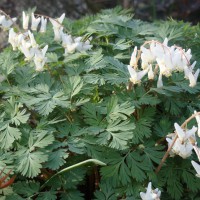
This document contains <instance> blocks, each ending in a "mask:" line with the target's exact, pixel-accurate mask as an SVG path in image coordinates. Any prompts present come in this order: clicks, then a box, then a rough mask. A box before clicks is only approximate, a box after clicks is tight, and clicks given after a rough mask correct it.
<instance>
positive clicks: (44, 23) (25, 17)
mask: <svg viewBox="0 0 200 200" xmlns="http://www.w3.org/2000/svg"><path fill="white" fill-rule="evenodd" d="M22 17H23V29H25V30H28V26H29V15H28V14H26V13H25V12H24V11H23V12H22ZM40 22H41V26H40V32H41V33H44V32H46V26H47V19H45V18H44V16H41V17H37V18H36V17H35V14H34V13H31V30H32V31H37V29H38V25H39V23H40Z"/></svg>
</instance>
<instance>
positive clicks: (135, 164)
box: [0, 7, 200, 200]
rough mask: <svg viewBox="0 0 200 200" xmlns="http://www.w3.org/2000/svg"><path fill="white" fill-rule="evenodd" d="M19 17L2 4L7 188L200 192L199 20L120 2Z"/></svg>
mask: <svg viewBox="0 0 200 200" xmlns="http://www.w3.org/2000/svg"><path fill="white" fill-rule="evenodd" d="M19 18H20V17H18V20H17V21H16V19H15V18H14V19H13V18H10V17H9V16H8V15H6V14H5V13H4V12H1V15H0V25H1V27H2V30H4V31H7V34H8V43H9V45H8V47H7V48H5V49H4V50H3V51H2V52H1V53H0V95H1V96H0V124H1V126H0V169H1V170H2V169H4V167H5V166H6V168H5V169H6V170H7V171H6V172H5V174H9V173H10V172H11V171H10V172H9V170H10V169H12V172H11V173H12V174H14V175H11V178H10V180H11V182H9V179H8V180H7V181H8V183H9V184H7V185H6V187H5V188H3V189H1V190H0V195H1V197H2V198H3V199H6V200H9V199H10V200H11V199H13V198H15V199H20V200H21V199H38V200H40V199H63V200H74V199H77V200H81V199H96V200H103V199H110V200H111V199H112V200H115V199H116V200H117V199H127V200H129V199H143V200H144V199H148V200H150V199H157V200H158V199H176V200H178V199H181V198H183V197H184V198H185V199H195V198H197V197H198V196H199V192H200V191H199V190H200V189H199V184H200V179H199V176H200V165H199V162H200V144H199V141H200V140H199V129H200V128H199V126H200V125H199V123H200V113H199V110H200V104H199V91H200V84H199V82H198V77H199V63H200V57H199V52H200V40H199V35H200V28H199V26H198V25H196V26H191V25H190V24H188V23H184V22H177V21H174V20H168V21H163V22H155V23H147V22H143V21H140V20H136V19H134V18H133V16H132V15H131V14H130V11H129V10H122V9H121V8H118V7H117V8H115V9H113V10H104V11H102V12H101V13H100V14H97V15H96V16H87V17H85V18H83V19H80V20H78V21H72V20H70V19H67V18H66V17H65V14H61V15H60V17H57V18H52V17H49V16H45V15H40V14H36V13H28V12H23V13H22V17H21V18H22V24H20V23H19V21H20V20H19ZM13 177H14V178H13ZM6 178H7V176H6ZM13 182H14V183H13ZM5 183H7V182H5ZM11 183H12V185H11ZM153 188H156V189H153Z"/></svg>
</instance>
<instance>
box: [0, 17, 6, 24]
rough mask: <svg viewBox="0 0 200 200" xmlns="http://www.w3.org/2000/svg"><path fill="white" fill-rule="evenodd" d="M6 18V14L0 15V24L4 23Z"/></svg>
mask: <svg viewBox="0 0 200 200" xmlns="http://www.w3.org/2000/svg"><path fill="white" fill-rule="evenodd" d="M5 20H6V16H5V15H0V24H2V22H3V21H5Z"/></svg>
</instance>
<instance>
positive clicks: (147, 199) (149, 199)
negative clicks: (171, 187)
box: [140, 182, 161, 200]
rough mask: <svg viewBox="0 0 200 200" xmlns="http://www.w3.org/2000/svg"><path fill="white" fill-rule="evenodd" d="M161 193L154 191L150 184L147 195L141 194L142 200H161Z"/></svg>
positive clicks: (157, 190)
mask: <svg viewBox="0 0 200 200" xmlns="http://www.w3.org/2000/svg"><path fill="white" fill-rule="evenodd" d="M160 195H161V191H160V190H159V189H158V188H156V189H155V190H152V184H151V182H149V184H148V187H147V191H146V193H144V192H140V197H141V198H142V200H160Z"/></svg>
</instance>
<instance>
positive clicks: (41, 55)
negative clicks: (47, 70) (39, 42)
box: [34, 45, 48, 71]
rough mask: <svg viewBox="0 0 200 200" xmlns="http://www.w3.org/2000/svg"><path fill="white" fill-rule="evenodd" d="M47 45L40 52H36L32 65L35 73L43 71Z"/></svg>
mask: <svg viewBox="0 0 200 200" xmlns="http://www.w3.org/2000/svg"><path fill="white" fill-rule="evenodd" d="M47 49H48V45H46V46H45V47H44V48H43V49H42V50H38V51H37V52H36V53H35V56H34V63H35V69H36V71H42V70H43V69H44V65H45V63H46V61H47V57H45V54H46V52H47Z"/></svg>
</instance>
